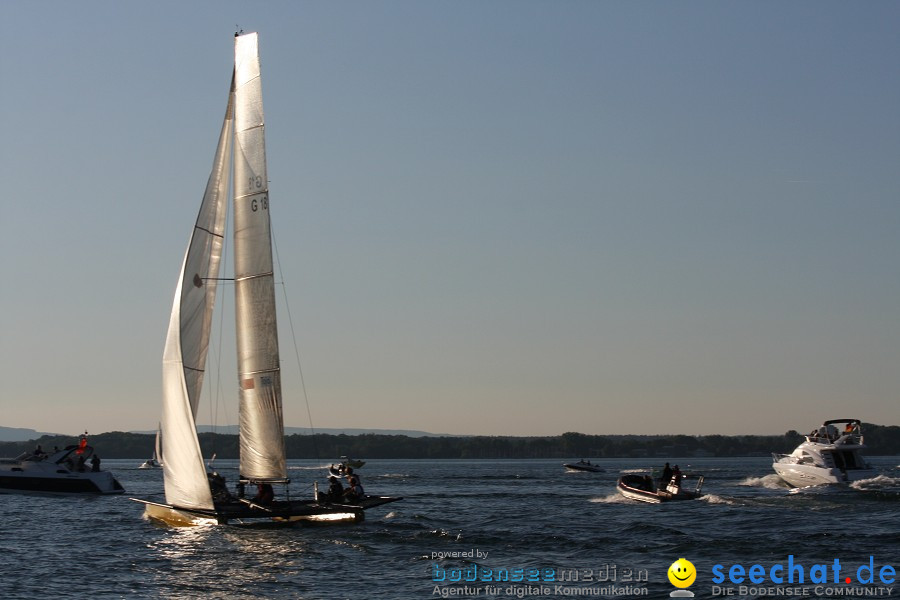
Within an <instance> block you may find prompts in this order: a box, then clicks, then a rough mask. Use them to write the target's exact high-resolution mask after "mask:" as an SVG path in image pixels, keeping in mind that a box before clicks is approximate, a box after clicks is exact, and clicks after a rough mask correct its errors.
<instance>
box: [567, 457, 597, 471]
mask: <svg viewBox="0 0 900 600" xmlns="http://www.w3.org/2000/svg"><path fill="white" fill-rule="evenodd" d="M563 466H564V467H565V468H567V469H571V470H573V471H588V472H590V473H602V472H603V468H601V467H600V466H598V465H595V464H593V463H591V461H589V460H588V461H586V460H584V459H581V460H579V461H578V462H573V463H563Z"/></svg>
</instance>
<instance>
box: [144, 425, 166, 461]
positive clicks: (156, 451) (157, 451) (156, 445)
mask: <svg viewBox="0 0 900 600" xmlns="http://www.w3.org/2000/svg"><path fill="white" fill-rule="evenodd" d="M160 427H161V426H160ZM160 442H161V436H160V430H159V428H158V429H157V430H156V440H155V441H154V442H153V454H152V455H151V456H150V458H148V459H147V460H145V461H144V462H142V463H141V466H140V467H138V469H159V468H160V467H162V463H161V462H159V457H160V456H162V449H161V444H160Z"/></svg>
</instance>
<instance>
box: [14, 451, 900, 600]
mask: <svg viewBox="0 0 900 600" xmlns="http://www.w3.org/2000/svg"><path fill="white" fill-rule="evenodd" d="M98 450H99V451H101V452H102V449H98ZM576 458H577V457H576ZM139 462H140V461H137V460H135V461H124V460H108V461H104V463H103V466H104V468H109V469H110V470H112V471H114V472H115V473H116V475H117V476H118V478H119V480H120V481H121V482H122V484H123V485H124V486H125V488H126V490H127V492H126V494H125V495H123V496H111V497H99V498H69V497H43V496H20V495H0V503H2V506H3V519H2V520H0V552H2V556H3V560H2V561H0V590H2V597H3V598H28V599H32V598H92V599H96V598H304V599H342V598H352V599H353V600H360V599H367V598H379V599H381V598H386V599H407V598H408V599H418V598H440V597H454V598H459V597H478V598H513V597H519V598H565V597H604V598H613V597H616V598H618V597H622V596H637V597H651V598H666V597H669V594H670V592H672V591H674V590H675V589H676V588H675V587H673V586H672V585H671V584H670V583H669V581H668V578H667V570H668V569H669V566H670V565H671V564H672V563H673V562H674V561H675V560H676V559H678V558H680V557H684V558H686V559H688V560H689V561H691V563H693V565H694V567H695V568H696V572H697V576H696V581H695V583H694V584H693V585H691V586H690V588H689V590H690V591H692V592H694V593H695V595H696V597H698V598H710V597H721V598H725V597H731V598H759V597H770V596H775V595H778V594H780V595H781V596H780V597H794V598H834V597H843V596H845V595H847V594H848V590H851V591H852V593H854V594H856V593H868V594H870V596H869V597H883V598H888V597H897V596H900V585H897V583H896V581H895V582H894V583H890V584H885V583H882V581H881V580H880V579H879V577H881V578H882V579H885V580H886V579H887V578H889V577H892V578H894V579H896V575H893V576H891V575H890V570H889V566H890V567H892V568H893V569H894V570H900V457H881V458H870V462H871V463H873V465H874V466H876V468H877V469H878V470H879V472H880V474H879V475H878V476H877V477H876V478H874V479H872V480H868V481H865V482H860V483H857V484H854V485H853V486H852V487H850V488H837V489H831V488H824V489H808V490H802V491H800V492H797V493H791V491H790V490H788V489H787V488H786V487H783V486H782V485H780V484H779V479H778V477H777V476H776V475H774V473H773V472H772V470H771V461H770V460H768V459H766V458H741V459H681V460H678V461H673V464H674V462H677V463H679V464H680V466H681V469H682V470H683V471H696V472H702V473H704V474H705V476H706V484H705V486H704V490H705V491H706V492H708V496H707V497H705V498H704V499H701V500H697V501H692V502H682V503H669V504H663V505H648V504H642V503H637V502H633V501H629V500H626V499H624V498H622V497H620V496H619V495H618V494H617V493H616V491H615V482H616V478H617V477H618V475H619V473H620V472H623V471H630V470H633V469H642V468H651V467H659V466H661V465H659V464H656V462H657V461H651V460H647V459H614V460H601V461H597V462H598V463H599V464H600V465H601V466H603V467H604V468H605V469H606V472H605V473H581V472H568V471H566V470H565V469H563V467H562V465H561V462H560V461H556V460H496V461H491V460H479V461H472V460H442V461H419V460H372V461H369V462H368V464H366V465H365V466H364V467H363V468H362V469H360V470H359V473H360V475H361V476H362V480H363V484H364V485H365V486H366V490H367V492H368V493H370V494H377V495H401V496H404V498H405V499H404V500H403V501H402V502H399V503H394V504H389V505H386V506H383V507H379V508H375V509H372V510H370V511H368V513H367V516H366V521H364V522H363V523H359V524H345V525H331V526H301V527H291V528H241V527H231V526H225V527H223V526H211V527H202V528H186V529H168V528H164V527H161V526H157V525H154V524H152V523H150V522H148V521H146V520H143V519H142V512H143V507H142V506H141V505H139V504H137V503H135V502H131V501H130V500H129V499H128V498H129V496H134V497H140V498H148V499H160V500H161V499H162V473H161V471H159V470H139V469H137V466H138V464H139ZM289 464H290V465H291V470H290V475H291V477H292V479H293V480H294V483H293V484H292V486H291V489H292V494H293V495H295V496H299V495H303V494H306V493H307V492H308V493H309V494H310V495H311V494H312V481H313V480H314V479H315V478H318V480H319V482H320V485H324V484H325V483H326V472H325V469H324V468H323V467H325V466H327V465H325V464H323V463H322V462H318V461H290V463H289ZM216 467H217V469H218V470H219V472H220V473H222V474H224V475H225V476H226V478H228V479H229V481H233V479H234V477H235V475H236V473H237V471H236V463H235V462H233V461H217V463H216ZM439 553H440V554H439ZM454 553H456V556H454V555H453V554H454ZM469 553H471V554H472V555H473V558H469V557H468V556H466V554H469ZM439 556H444V558H438V557H439ZM789 557H792V558H789ZM870 557H872V558H871V567H872V569H871V571H872V575H873V578H874V582H873V583H870V584H865V585H864V584H860V578H861V579H862V580H863V581H867V580H868V576H869V571H870V568H869V567H870ZM836 559H837V560H838V561H839V565H840V571H839V572H838V575H839V577H838V579H839V582H838V583H834V582H833V579H834V576H835V560H836ZM473 564H477V565H478V567H477V568H476V567H474V566H473ZM716 565H721V567H720V568H719V572H720V573H722V574H723V575H724V577H723V578H720V579H724V580H723V581H720V582H719V583H715V581H714V577H715V576H716V575H715V574H714V567H715V566H716ZM734 565H740V568H741V569H743V570H744V573H745V579H744V581H743V583H742V584H739V583H737V579H738V578H739V576H740V571H733V573H734V574H735V575H734V579H735V581H734V582H733V581H731V580H730V579H729V569H731V568H732V567H733V566H734ZM753 565H760V567H758V569H757V571H754V572H753V575H754V577H756V579H757V581H760V580H761V579H760V576H759V573H760V572H764V573H765V575H764V576H762V581H763V582H762V583H758V584H755V583H752V582H751V581H749V579H748V578H747V575H748V574H749V571H750V569H751V567H752V566H753ZM777 565H781V566H782V569H783V570H781V571H779V570H778V567H777ZM816 565H823V566H820V567H818V568H817V567H816ZM773 566H774V567H775V571H774V572H772V568H773ZM860 567H863V569H862V570H861V571H860ZM798 569H803V578H804V581H803V583H801V582H800V581H799V578H800V571H799V570H798ZM788 571H790V572H791V575H792V578H793V579H794V582H793V583H788V578H787V575H788ZM551 573H552V574H551ZM823 573H824V574H823ZM771 575H774V576H775V577H778V576H780V575H784V582H783V583H782V584H777V583H775V582H773V580H772V579H771V578H770V576H771ZM505 576H506V577H509V578H510V579H511V580H510V581H504V580H503V578H504V577H505ZM825 576H827V583H825V584H823V583H821V580H822V578H823V577H825ZM846 577H850V578H851V583H850V584H847V583H846ZM467 578H469V579H475V581H468V582H467V581H465V580H466V579H467ZM529 578H531V579H536V580H537V581H528V579H529ZM561 578H568V579H573V578H577V579H578V581H577V582H574V581H564V582H561V581H560V579H561ZM812 578H815V579H818V580H819V582H818V583H816V582H814V581H811V579H812ZM454 579H455V580H457V581H453V580H454ZM498 579H499V581H498ZM513 579H521V581H512V580H513ZM548 579H550V580H551V581H547V580H548ZM888 588H890V595H889V594H888ZM729 592H731V595H729Z"/></svg>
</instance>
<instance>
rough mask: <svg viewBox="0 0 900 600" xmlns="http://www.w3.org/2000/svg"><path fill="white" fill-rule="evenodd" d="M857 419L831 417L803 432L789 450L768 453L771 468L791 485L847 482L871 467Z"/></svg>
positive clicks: (869, 473) (863, 476)
mask: <svg viewBox="0 0 900 600" xmlns="http://www.w3.org/2000/svg"><path fill="white" fill-rule="evenodd" d="M864 448H865V445H864V444H863V436H862V432H861V431H860V421H859V419H832V420H830V421H825V422H824V423H823V424H822V426H821V427H818V428H816V429H813V430H812V431H811V432H810V433H809V434H807V435H806V436H805V440H804V441H803V443H802V444H800V445H799V446H797V448H796V449H795V450H794V451H793V452H792V453H790V454H772V459H773V463H772V468H773V469H775V472H776V473H778V475H780V476H781V478H782V479H784V480H785V481H786V482H788V483H789V484H791V485H792V486H794V487H804V486H808V485H822V484H828V483H850V482H853V481H859V480H861V479H869V478H871V477H874V476H875V475H876V473H875V470H874V469H873V468H872V467H871V466H870V465H869V464H868V463H867V462H866V460H865V458H864V457H863V453H862V451H863V449H864Z"/></svg>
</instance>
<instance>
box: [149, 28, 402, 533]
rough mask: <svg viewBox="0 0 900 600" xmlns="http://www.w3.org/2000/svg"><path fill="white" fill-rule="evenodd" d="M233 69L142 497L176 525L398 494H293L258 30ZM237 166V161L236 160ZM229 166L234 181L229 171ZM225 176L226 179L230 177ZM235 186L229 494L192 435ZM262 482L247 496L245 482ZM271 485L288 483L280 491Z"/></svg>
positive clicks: (312, 510) (319, 511) (242, 43)
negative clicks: (235, 474) (150, 480)
mask: <svg viewBox="0 0 900 600" xmlns="http://www.w3.org/2000/svg"><path fill="white" fill-rule="evenodd" d="M234 43H235V46H234V71H233V74H232V80H231V88H230V90H229V94H228V103H227V107H226V109H225V118H224V120H223V123H222V129H221V133H220V135H219V142H218V146H217V148H216V154H215V158H214V161H213V167H212V172H211V174H210V177H209V180H208V182H207V186H206V191H205V193H204V195H203V201H202V203H201V205H200V212H199V215H198V217H197V220H196V223H195V225H194V229H193V232H192V234H191V237H190V240H189V242H188V248H187V251H186V253H185V257H184V261H183V264H182V268H181V274H180V276H179V278H178V283H177V285H176V288H175V300H174V302H173V306H172V314H171V317H170V320H169V328H168V334H167V337H166V344H165V349H164V351H163V407H162V421H161V426H160V431H161V435H162V436H164V437H165V446H164V448H163V449H162V450H163V454H162V455H161V456H160V459H161V460H162V463H163V476H164V482H165V498H166V501H165V503H160V502H151V501H148V500H138V499H135V500H137V501H138V502H142V503H143V504H144V505H145V510H144V514H145V516H146V517H148V518H150V519H153V520H157V521H162V522H164V523H167V524H169V525H175V526H181V525H197V524H204V523H219V524H226V523H229V522H234V523H247V522H254V521H256V520H266V521H278V522H293V521H297V520H322V521H336V520H337V521H345V520H351V521H358V520H360V519H362V518H363V511H365V510H366V509H369V508H372V507H375V506H379V505H382V504H386V503H388V502H394V501H396V500H400V499H401V498H397V497H387V496H363V497H362V498H356V499H354V501H352V502H349V501H345V500H343V499H342V498H341V499H339V500H337V501H335V500H330V499H325V496H324V495H322V496H320V495H319V494H318V490H317V487H316V491H315V492H314V494H313V498H311V499H305V500H295V499H291V497H290V493H289V485H288V484H289V483H290V480H289V479H288V477H287V467H286V463H285V452H284V422H283V416H282V397H281V372H280V366H279V364H280V363H279V353H278V331H277V323H276V315H275V284H274V272H273V261H272V238H271V231H270V226H271V223H270V217H269V189H268V174H267V171H266V152H265V121H264V118H263V104H262V85H261V81H260V62H259V41H258V35H257V34H256V33H248V34H244V33H240V34H237V33H236V34H235V42H234ZM232 167H233V168H232ZM232 171H233V180H232ZM229 184H230V186H229ZM229 187H230V188H231V194H230V196H231V199H232V204H233V213H234V214H233V221H234V225H233V236H234V240H233V252H234V280H233V281H234V289H235V323H236V332H237V333H236V338H237V355H238V384H239V385H238V387H239V402H240V404H239V420H240V426H239V436H240V471H239V474H240V475H239V476H240V480H239V482H238V485H237V487H236V488H235V492H236V493H234V494H232V493H231V492H230V491H229V490H228V489H227V487H226V485H225V482H224V480H223V479H222V478H221V477H220V476H219V475H218V474H216V473H213V472H208V469H207V466H206V465H205V464H204V461H203V456H202V454H201V451H200V443H199V441H198V438H197V428H196V416H197V408H198V403H199V398H200V391H201V388H202V385H203V377H204V372H205V365H206V355H207V349H208V345H209V336H210V324H211V322H212V313H213V309H214V306H215V301H216V288H217V280H218V275H219V263H220V262H221V258H222V248H223V241H224V239H225V235H226V232H225V221H226V219H225V214H226V210H227V204H228V197H229ZM253 485H255V486H256V487H257V489H258V490H259V492H260V495H258V497H257V498H255V499H249V498H246V497H244V493H243V490H244V489H245V487H246V486H253ZM273 486H279V488H280V489H282V488H283V490H284V494H283V499H276V498H275V497H274V489H273Z"/></svg>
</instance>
